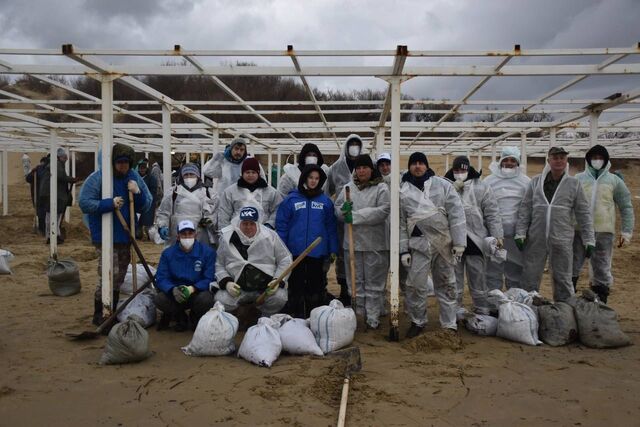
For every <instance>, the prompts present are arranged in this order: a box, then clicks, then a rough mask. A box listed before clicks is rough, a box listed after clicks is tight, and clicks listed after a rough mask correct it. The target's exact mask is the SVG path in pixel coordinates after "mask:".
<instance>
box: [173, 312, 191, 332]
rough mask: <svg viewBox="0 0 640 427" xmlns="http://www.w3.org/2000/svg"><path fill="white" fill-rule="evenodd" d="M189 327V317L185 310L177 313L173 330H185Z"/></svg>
mask: <svg viewBox="0 0 640 427" xmlns="http://www.w3.org/2000/svg"><path fill="white" fill-rule="evenodd" d="M187 329H189V319H188V317H187V313H185V312H184V310H180V311H179V312H178V313H177V314H176V324H175V326H174V327H173V330H174V331H176V332H184V331H186V330H187Z"/></svg>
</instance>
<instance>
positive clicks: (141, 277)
mask: <svg viewBox="0 0 640 427" xmlns="http://www.w3.org/2000/svg"><path fill="white" fill-rule="evenodd" d="M149 270H151V273H153V275H155V274H156V269H155V268H153V267H152V266H149ZM136 277H137V280H138V289H140V288H141V287H142V286H144V285H145V284H147V283H149V282H150V281H151V279H150V278H149V275H148V274H147V272H146V270H145V269H144V267H143V266H142V265H140V264H138V265H137V266H136ZM120 293H121V294H123V295H131V294H133V274H132V273H131V264H129V266H128V267H127V274H125V276H124V281H123V282H122V286H120Z"/></svg>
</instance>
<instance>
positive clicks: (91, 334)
mask: <svg viewBox="0 0 640 427" xmlns="http://www.w3.org/2000/svg"><path fill="white" fill-rule="evenodd" d="M65 335H66V336H67V338H70V339H71V340H72V341H85V340H92V339H94V338H96V337H97V336H98V335H100V334H99V333H98V332H96V331H84V332H80V333H79V334H77V333H74V332H67V333H66V334H65Z"/></svg>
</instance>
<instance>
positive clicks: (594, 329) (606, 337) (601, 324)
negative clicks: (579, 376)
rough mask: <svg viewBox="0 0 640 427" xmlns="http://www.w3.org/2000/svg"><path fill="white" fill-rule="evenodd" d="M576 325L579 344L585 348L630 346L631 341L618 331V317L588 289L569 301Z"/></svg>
mask: <svg viewBox="0 0 640 427" xmlns="http://www.w3.org/2000/svg"><path fill="white" fill-rule="evenodd" d="M571 304H572V305H573V309H574V311H575V314H576V321H577V323H578V334H579V337H580V342H581V343H582V344H584V345H586V346H587V347H593V348H615V347H624V346H627V345H630V344H631V339H629V337H628V336H627V335H626V334H625V333H624V332H622V330H620V326H619V325H618V316H617V314H616V312H615V311H614V310H613V309H612V308H610V307H609V306H607V305H605V304H603V303H602V302H600V301H599V300H598V298H597V296H596V294H595V293H594V292H593V291H591V290H590V289H587V290H584V291H583V292H582V296H581V297H578V298H575V299H574V300H572V301H571Z"/></svg>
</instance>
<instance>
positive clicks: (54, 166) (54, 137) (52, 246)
mask: <svg viewBox="0 0 640 427" xmlns="http://www.w3.org/2000/svg"><path fill="white" fill-rule="evenodd" d="M57 151H58V134H57V132H56V130H55V129H51V130H50V131H49V255H50V256H51V258H54V259H55V258H57V252H58V157H57Z"/></svg>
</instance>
